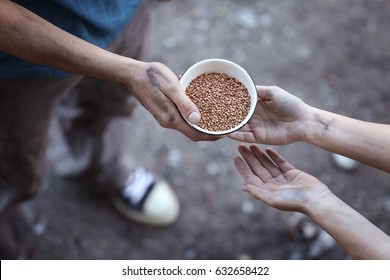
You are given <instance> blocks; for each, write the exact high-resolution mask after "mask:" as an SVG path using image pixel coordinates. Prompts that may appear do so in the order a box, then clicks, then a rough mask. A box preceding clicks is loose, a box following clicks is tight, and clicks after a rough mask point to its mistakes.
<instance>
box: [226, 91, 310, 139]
mask: <svg viewBox="0 0 390 280" xmlns="http://www.w3.org/2000/svg"><path fill="white" fill-rule="evenodd" d="M256 89H257V95H258V101H257V106H256V110H255V113H254V114H253V116H252V118H251V119H250V120H249V122H248V124H246V125H245V126H244V127H243V128H242V129H240V130H239V131H236V132H234V133H231V134H230V135H228V137H229V138H231V139H235V140H238V141H241V142H247V143H259V144H268V145H285V144H290V143H293V142H296V141H299V140H302V139H303V137H304V133H305V121H306V117H307V108H308V105H306V104H305V103H304V102H303V101H302V100H300V99H299V98H298V97H296V96H294V95H292V94H290V93H289V92H287V91H285V90H283V89H281V88H279V87H276V86H257V87H256Z"/></svg>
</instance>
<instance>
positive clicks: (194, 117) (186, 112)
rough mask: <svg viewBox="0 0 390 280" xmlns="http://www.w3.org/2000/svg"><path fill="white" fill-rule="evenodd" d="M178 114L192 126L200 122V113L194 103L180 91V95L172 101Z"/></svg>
mask: <svg viewBox="0 0 390 280" xmlns="http://www.w3.org/2000/svg"><path fill="white" fill-rule="evenodd" d="M172 101H173V102H174V103H175V104H176V106H177V108H178V110H179V111H180V113H181V114H182V115H183V116H184V117H185V118H186V119H187V120H188V121H189V122H190V123H193V124H197V123H198V122H199V121H200V117H201V116H200V112H199V110H198V108H197V107H196V105H195V103H194V102H192V101H191V99H190V98H189V97H188V96H187V95H186V94H185V92H184V91H183V90H182V91H181V94H180V95H177V96H176V98H175V99H173V100H172Z"/></svg>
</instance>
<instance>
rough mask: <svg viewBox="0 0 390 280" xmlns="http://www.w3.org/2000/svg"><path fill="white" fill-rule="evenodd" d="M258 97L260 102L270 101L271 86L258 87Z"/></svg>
mask: <svg viewBox="0 0 390 280" xmlns="http://www.w3.org/2000/svg"><path fill="white" fill-rule="evenodd" d="M256 91H257V97H258V98H259V99H260V100H265V101H270V100H271V99H272V96H273V94H272V87H271V86H259V85H256Z"/></svg>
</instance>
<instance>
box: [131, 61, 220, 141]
mask: <svg viewBox="0 0 390 280" xmlns="http://www.w3.org/2000/svg"><path fill="white" fill-rule="evenodd" d="M133 75H134V76H135V78H133V79H132V81H131V84H130V85H128V86H127V87H128V88H129V90H130V92H131V93H132V94H133V95H134V96H135V97H136V98H137V99H138V101H140V102H141V104H142V105H143V106H144V107H145V108H146V109H147V110H148V111H149V112H150V113H151V114H152V115H153V116H154V117H155V119H156V120H157V122H158V123H159V124H160V125H161V126H162V127H164V128H171V129H176V130H178V131H180V132H181V133H183V134H184V135H186V136H187V137H188V138H190V139H191V140H193V141H201V140H209V141H211V140H217V139H219V137H213V136H209V135H206V134H203V133H201V132H198V131H196V130H195V129H193V128H192V127H191V126H190V125H189V124H188V123H187V122H186V121H185V120H184V119H183V117H182V115H181V114H183V116H185V117H186V118H187V119H188V120H189V121H190V122H191V123H194V124H196V123H198V122H199V120H200V117H201V116H200V112H199V110H198V108H197V107H196V105H195V104H194V103H193V102H192V101H191V100H190V99H189V97H188V96H187V95H186V94H185V92H184V91H183V89H182V88H181V86H180V83H179V80H178V78H177V76H176V75H175V74H174V73H173V72H172V71H171V70H170V69H169V68H168V67H167V66H165V65H163V64H161V63H158V62H151V63H145V62H143V63H141V66H140V68H139V69H138V70H137V71H136V72H135V73H133Z"/></svg>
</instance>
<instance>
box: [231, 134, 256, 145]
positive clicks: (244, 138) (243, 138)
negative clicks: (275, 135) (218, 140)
mask: <svg viewBox="0 0 390 280" xmlns="http://www.w3.org/2000/svg"><path fill="white" fill-rule="evenodd" d="M227 137H228V138H230V139H234V140H237V141H240V142H246V143H254V142H256V138H255V135H254V134H253V133H252V132H246V131H235V132H233V133H230V134H228V135H227Z"/></svg>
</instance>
